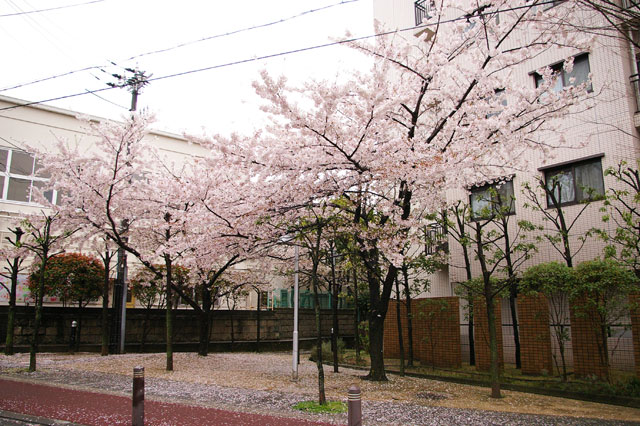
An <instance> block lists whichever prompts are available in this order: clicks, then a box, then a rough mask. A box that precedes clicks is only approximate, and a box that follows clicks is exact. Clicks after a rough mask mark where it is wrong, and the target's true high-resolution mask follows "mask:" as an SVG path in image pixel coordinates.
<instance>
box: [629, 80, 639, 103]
mask: <svg viewBox="0 0 640 426" xmlns="http://www.w3.org/2000/svg"><path fill="white" fill-rule="evenodd" d="M629 81H630V82H631V88H632V89H633V95H634V96H635V98H636V112H640V74H633V75H632V76H630V77H629Z"/></svg>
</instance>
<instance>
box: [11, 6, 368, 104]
mask: <svg viewBox="0 0 640 426" xmlns="http://www.w3.org/2000/svg"><path fill="white" fill-rule="evenodd" d="M100 1H104V0H100ZM358 1H360V0H344V1H341V2H339V3H333V4H330V5H327V6H323V7H319V8H317V9H310V10H306V11H304V12H301V13H298V14H296V15H292V16H290V17H288V18H282V19H279V20H277V21H271V22H267V23H264V24H259V25H254V26H251V27H246V28H241V29H238V30H234V31H229V32H226V33H221V34H216V35H212V36H208V37H204V38H201V39H198V40H192V41H188V42H184V43H181V44H178V45H176V46H173V47H168V48H165V49H158V50H153V51H149V52H144V53H140V54H137V55H134V56H132V57H130V58H128V59H126V61H131V60H134V59H137V58H141V57H143V56H149V55H155V54H157V53H164V52H169V51H172V50H176V49H179V48H182V47H186V46H190V45H192V44H196V43H200V42H203V41H208V40H213V39H216V38H222V37H227V36H232V35H235V34H239V33H243V32H247V31H252V30H256V29H260V28H266V27H270V26H273V25H276V24H281V23H284V22H287V21H290V20H293V19H296V18H300V17H302V16H305V15H308V14H311V13H315V12H320V11H322V10H326V9H330V8H332V7H335V6H341V5H345V4H349V3H355V2H358ZM0 16H1V15H0ZM109 62H110V63H111V64H112V65H115V66H119V65H117V64H116V63H115V62H113V61H109ZM103 67H104V66H103V65H94V66H90V67H85V68H80V69H77V70H73V71H68V72H65V73H62V74H57V75H53V76H50V77H44V78H41V79H38V80H34V81H30V82H27V83H21V84H16V85H14V86H10V87H5V88H2V89H0V93H1V92H5V91H7V90H13V89H19V88H21V87H25V86H30V85H33V84H37V83H42V82H44V81H48V80H54V79H57V78H60V77H66V76H68V75H71V74H76V73H79V72H83V71H89V70H92V69H102V68H103Z"/></svg>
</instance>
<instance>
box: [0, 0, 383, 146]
mask: <svg viewBox="0 0 640 426" xmlns="http://www.w3.org/2000/svg"><path fill="white" fill-rule="evenodd" d="M86 1H88V0H55V1H52V0H0V57H1V58H2V72H1V73H2V81H1V82H0V94H2V95H6V96H12V97H15V98H20V99H24V100H27V101H40V100H44V99H49V98H54V97H59V96H65V95H69V94H74V93H80V92H84V91H85V90H95V89H100V88H103V87H106V83H107V82H109V81H112V82H113V81H115V79H114V78H112V77H111V76H110V74H111V73H123V72H124V70H123V67H130V68H135V67H136V66H137V67H139V68H140V69H141V70H144V71H146V72H147V74H149V73H151V74H153V77H160V76H165V75H169V74H174V73H179V72H184V71H189V70H193V69H199V68H204V67H210V66H215V65H218V64H224V63H228V62H233V61H238V60H244V59H250V58H254V57H260V56H264V55H269V54H274V53H279V52H285V51H289V50H294V49H299V48H304V47H309V46H314V45H319V44H324V43H327V42H329V41H331V39H332V38H340V37H342V36H344V34H345V31H347V30H348V31H350V32H351V33H352V34H353V35H354V36H363V35H369V34H372V33H373V6H372V0H357V1H354V2H351V3H346V4H339V5H336V6H333V7H330V8H327V9H325V10H321V11H317V12H314V13H308V14H305V15H304V16H302V17H296V18H294V19H291V20H288V21H286V22H283V23H278V24H276V25H272V26H269V27H266V28H262V29H257V30H252V31H247V32H243V33H240V34H235V35H230V36H225V37H220V38H217V39H214V40H208V41H203V42H199V43H194V44H190V45H188V46H186V47H182V48H179V49H174V50H170V51H168V52H164V53H158V54H153V55H146V56H142V57H138V58H136V59H129V58H131V57H133V56H136V55H139V54H142V53H146V52H150V51H154V50H158V49H166V48H170V47H173V46H176V45H179V44H181V43H186V42H190V41H194V40H198V39H201V38H205V37H211V36H214V35H217V34H222V33H226V32H230V31H235V30H239V29H243V28H247V27H251V26H254V25H260V24H265V23H268V22H272V21H276V20H280V19H285V18H289V17H292V16H295V15H298V14H301V13H303V12H306V11H309V10H312V9H318V8H322V7H325V6H330V5H334V4H336V3H340V0H269V1H264V0H263V1H257V0H244V1H225V2H222V1H203V0H180V1H175V0H174V1H165V0H103V1H101V2H97V3H93V4H87V5H81V6H77V7H72V8H65V9H60V10H53V11H47V12H40V13H32V14H26V15H19V16H1V15H8V14H14V13H18V12H23V11H32V10H39V9H47V8H52V7H57V6H66V5H73V4H80V3H84V2H86ZM109 61H113V62H115V63H116V64H117V65H118V66H117V67H116V66H113V65H110V64H109ZM365 64H366V60H363V58H361V57H359V55H358V54H356V53H355V51H354V50H351V49H349V48H346V47H342V46H332V47H327V48H322V49H317V50H312V51H308V52H303V53H295V54H291V55H286V56H283V57H280V58H275V59H268V60H260V61H255V62H251V63H248V64H241V65H234V66H230V67H225V68H220V69H214V70H209V71H203V72H199V73H195V74H189V75H185V76H181V77H175V78H169V79H166V80H158V81H154V82H151V84H150V85H149V86H147V87H146V88H145V89H144V91H143V93H142V95H141V97H140V98H139V101H138V109H141V108H148V109H150V110H151V111H153V112H155V113H156V117H157V122H156V124H155V125H154V126H153V127H154V128H158V129H163V130H168V131H172V132H174V133H182V131H185V130H186V131H188V132H190V133H196V134H199V133H202V128H204V129H206V131H207V133H223V134H227V133H230V132H232V131H236V132H239V133H248V132H250V131H251V130H252V129H254V128H259V127H261V120H260V112H259V110H258V98H257V97H256V95H255V94H254V93H253V89H252V87H251V82H252V81H253V80H255V79H257V78H258V72H259V70H261V69H263V68H266V69H267V70H269V72H270V73H272V74H276V75H277V74H285V75H286V76H287V77H288V78H289V79H290V80H291V81H294V82H296V81H298V82H299V81H303V80H304V79H306V78H309V77H315V78H318V79H323V78H326V79H330V80H331V79H335V78H336V76H339V75H344V74H346V73H347V72H348V71H347V70H348V69H349V68H350V67H362V66H364V65H365ZM90 66H102V67H103V68H102V69H103V70H104V71H106V73H105V72H103V71H101V70H100V69H93V70H91V71H83V72H78V73H74V74H72V75H70V76H66V77H62V78H57V79H54V80H50V81H47V82H43V83H38V84H32V85H27V86H24V87H21V88H17V89H12V90H4V91H2V89H5V88H7V87H11V86H14V85H18V84H22V83H28V82H31V81H34V80H37V79H41V78H45V77H49V76H53V75H57V74H62V73H66V72H69V71H72V70H77V69H81V68H85V67H90ZM98 95H99V96H100V97H102V98H104V99H106V100H108V101H110V102H113V103H115V104H118V105H120V106H121V107H120V106H115V105H113V104H112V103H109V102H108V101H105V100H102V99H100V98H98V97H97V96H95V95H92V94H85V95H83V96H78V97H74V98H69V99H64V100H59V101H54V102H50V103H48V104H49V105H55V106H58V107H62V108H66V109H70V110H74V111H78V112H81V113H87V114H93V115H98V116H103V117H109V118H119V117H121V116H122V115H123V114H126V111H127V110H128V108H129V105H130V100H131V96H130V94H129V93H128V92H127V91H126V90H125V89H113V90H108V91H103V92H100V93H98ZM123 107H124V108H123ZM0 130H1V129H0Z"/></svg>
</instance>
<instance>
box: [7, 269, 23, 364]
mask: <svg viewBox="0 0 640 426" xmlns="http://www.w3.org/2000/svg"><path fill="white" fill-rule="evenodd" d="M19 264H20V261H19V259H14V260H13V265H12V266H11V294H9V312H8V313H7V338H6V340H5V344H4V354H5V355H13V336H14V328H15V312H16V291H17V289H18V269H19Z"/></svg>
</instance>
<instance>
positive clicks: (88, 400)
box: [0, 379, 327, 426]
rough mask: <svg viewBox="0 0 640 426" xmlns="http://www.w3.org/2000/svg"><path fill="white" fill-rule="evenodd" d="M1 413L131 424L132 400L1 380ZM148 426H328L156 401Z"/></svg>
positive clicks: (108, 425)
mask: <svg viewBox="0 0 640 426" xmlns="http://www.w3.org/2000/svg"><path fill="white" fill-rule="evenodd" d="M0 410H6V411H10V412H14V413H25V414H30V415H35V416H43V417H45V418H51V419H60V420H65V421H69V422H74V423H79V424H82V425H88V426H116V425H130V424H131V399H130V398H127V397H124V396H117V395H111V394H103V393H96V392H86V391H79V390H73V389H66V388H56V387H53V386H47V385H41V384H35V383H28V382H19V381H13V380H3V379H0ZM5 420H6V421H7V423H0V424H1V425H4V424H6V425H20V424H36V425H38V424H56V425H62V424H64V423H42V422H40V423H38V422H34V423H19V422H17V420H14V419H11V418H6V417H5V418H4V419H0V421H5ZM11 422H13V423H11ZM145 425H147V426H169V425H180V426H191V425H194V426H196V425H197V426H203V425H229V426H236V425H237V426H241V425H242V426H245V425H246V426H250V425H260V426H270V425H273V426H294V425H327V423H319V422H311V421H305V420H299V419H292V418H286V417H272V416H266V415H259V414H249V413H238V412H232V411H224V410H219V409H215V408H208V407H201V406H190V405H183V404H174V403H166V402H158V401H150V400H148V399H147V400H146V401H145Z"/></svg>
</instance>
